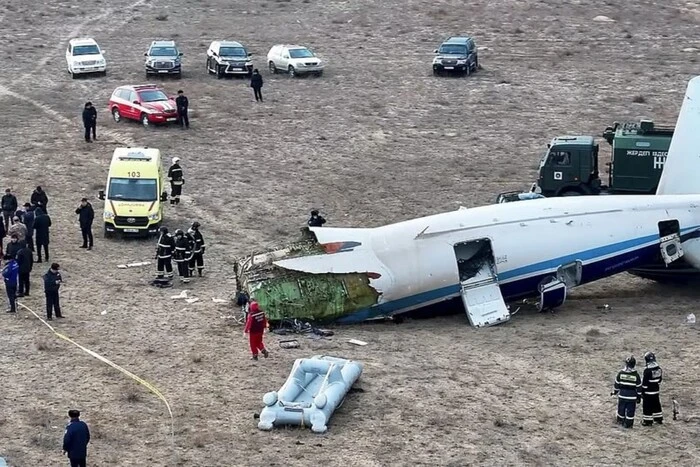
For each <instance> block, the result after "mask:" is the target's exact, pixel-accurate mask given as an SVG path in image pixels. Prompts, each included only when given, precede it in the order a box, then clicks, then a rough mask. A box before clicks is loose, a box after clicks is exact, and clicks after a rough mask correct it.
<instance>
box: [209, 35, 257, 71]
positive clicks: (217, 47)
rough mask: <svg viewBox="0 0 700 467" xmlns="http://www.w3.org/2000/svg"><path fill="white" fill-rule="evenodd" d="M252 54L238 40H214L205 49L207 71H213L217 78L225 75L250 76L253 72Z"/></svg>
mask: <svg viewBox="0 0 700 467" xmlns="http://www.w3.org/2000/svg"><path fill="white" fill-rule="evenodd" d="M252 55H253V54H252V53H250V52H248V50H246V48H245V47H244V46H243V45H242V44H241V43H240V42H235V41H214V42H212V43H211V44H210V45H209V49H208V50H207V73H210V74H211V73H214V74H215V75H216V77H217V78H223V77H224V76H226V75H244V76H248V77H250V76H251V75H252V74H253V62H252V61H251V60H250V57H251V56H252Z"/></svg>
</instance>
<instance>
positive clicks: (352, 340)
mask: <svg viewBox="0 0 700 467" xmlns="http://www.w3.org/2000/svg"><path fill="white" fill-rule="evenodd" d="M348 342H350V343H351V344H355V345H367V342H365V341H358V340H357V339H350V340H348Z"/></svg>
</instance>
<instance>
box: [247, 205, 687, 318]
mask: <svg viewBox="0 0 700 467" xmlns="http://www.w3.org/2000/svg"><path fill="white" fill-rule="evenodd" d="M698 206H700V195H669V196H634V197H630V196H605V197H598V196H590V197H588V196H581V197H564V198H547V199H537V200H531V201H529V202H527V203H504V204H498V205H489V206H483V207H477V208H472V209H465V208H460V209H459V210H457V211H453V212H448V213H443V214H437V215H433V216H428V217H423V218H419V219H412V220H408V221H405V222H399V223H396V224H391V225H387V226H383V227H376V228H358V229H354V228H329V227H312V228H311V229H310V230H311V232H312V233H313V236H312V237H313V238H312V239H311V240H309V241H307V242H302V243H299V244H297V245H293V246H291V247H288V248H285V249H280V250H276V251H272V252H268V253H262V254H258V255H251V256H249V257H247V258H244V259H243V260H241V261H239V262H238V263H237V275H238V277H239V279H240V283H241V286H242V287H243V288H245V289H247V290H248V292H249V293H250V294H251V296H252V297H254V298H255V299H256V300H257V301H258V302H259V303H260V304H261V305H262V306H263V309H265V310H266V311H267V313H268V316H269V318H270V319H272V320H276V319H281V318H287V317H294V318H305V319H314V320H322V321H337V322H343V323H350V322H359V321H364V320H368V319H374V318H381V317H387V316H392V315H396V314H400V313H404V312H407V311H411V310H414V309H416V308H420V307H425V306H428V305H431V304H434V303H437V302H440V301H443V300H447V299H450V298H454V297H459V296H460V295H461V296H462V298H463V302H464V306H465V309H466V311H467V314H468V316H469V319H470V321H471V322H472V324H473V325H475V326H484V325H492V324H497V323H499V322H503V321H505V320H507V319H508V318H509V314H508V311H507V308H506V305H505V303H504V302H507V301H513V300H517V299H521V298H526V297H539V299H540V308H554V307H556V306H559V305H561V304H562V303H563V302H564V300H565V298H566V294H567V291H568V290H570V289H571V288H572V287H576V286H579V285H581V284H585V283H588V282H592V281H595V280H598V279H601V278H604V277H607V276H611V275H613V274H617V273H620V272H623V271H626V270H628V269H630V268H634V267H636V266H639V265H642V264H646V263H649V262H650V261H651V260H652V259H653V258H654V257H655V256H656V255H657V254H658V252H659V251H660V250H661V251H662V254H664V255H665V257H666V259H667V262H671V261H673V260H675V259H677V258H678V257H680V256H682V255H683V250H682V246H681V241H685V240H687V239H688V238H692V237H695V236H698V235H697V234H698V232H699V228H700V212H699V210H698Z"/></svg>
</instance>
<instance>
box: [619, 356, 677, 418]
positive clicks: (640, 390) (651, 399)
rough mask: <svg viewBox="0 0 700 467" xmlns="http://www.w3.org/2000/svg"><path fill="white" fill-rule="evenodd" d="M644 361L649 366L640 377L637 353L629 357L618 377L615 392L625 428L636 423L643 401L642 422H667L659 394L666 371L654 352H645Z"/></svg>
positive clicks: (620, 416)
mask: <svg viewBox="0 0 700 467" xmlns="http://www.w3.org/2000/svg"><path fill="white" fill-rule="evenodd" d="M644 361H645V363H646V367H645V368H644V373H643V375H642V376H641V377H640V376H639V372H638V371H637V369H636V366H637V360H636V359H635V358H634V355H632V356H629V357H627V360H625V368H623V369H622V370H620V371H619V372H618V373H617V376H616V377H615V388H614V390H613V392H612V394H613V395H617V423H618V425H622V426H623V427H625V428H632V427H633V426H634V415H635V411H636V408H637V404H639V403H640V402H642V412H643V418H642V425H645V426H651V425H653V424H654V423H658V424H662V423H663V422H664V414H663V410H662V408H661V398H660V396H659V392H660V385H661V381H662V380H663V372H662V371H661V367H660V366H659V364H658V363H657V362H656V355H654V352H647V353H645V354H644Z"/></svg>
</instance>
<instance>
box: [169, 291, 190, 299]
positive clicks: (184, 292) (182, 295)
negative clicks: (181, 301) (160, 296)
mask: <svg viewBox="0 0 700 467" xmlns="http://www.w3.org/2000/svg"><path fill="white" fill-rule="evenodd" d="M170 298H172V299H173V300H177V299H178V298H187V290H183V291H182V292H180V295H171V296H170Z"/></svg>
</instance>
